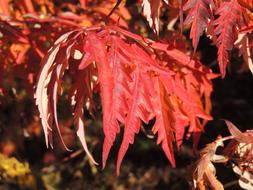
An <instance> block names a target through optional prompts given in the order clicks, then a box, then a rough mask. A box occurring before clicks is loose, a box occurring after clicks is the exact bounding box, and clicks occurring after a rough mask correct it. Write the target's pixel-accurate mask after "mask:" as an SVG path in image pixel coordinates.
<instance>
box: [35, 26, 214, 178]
mask: <svg viewBox="0 0 253 190" xmlns="http://www.w3.org/2000/svg"><path fill="white" fill-rule="evenodd" d="M72 52H74V54H73V53H72ZM77 52H79V54H80V53H81V54H82V58H81V57H79V58H78V59H80V63H79V64H76V63H75V65H74V66H72V67H76V68H79V70H76V71H75V75H76V74H78V73H80V78H78V80H77V81H76V83H77V85H74V87H73V88H74V90H71V92H75V93H72V95H73V96H74V97H73V98H74V100H76V101H75V104H74V105H75V107H76V108H75V109H74V113H73V114H74V117H75V118H79V122H80V123H82V122H83V119H82V117H81V115H82V114H81V113H82V106H80V104H81V105H82V104H87V103H88V104H89V105H92V104H93V103H92V101H93V100H92V93H93V92H94V90H95V86H96V85H98V84H99V87H100V94H101V100H102V108H103V128H104V134H105V139H104V146H103V167H104V166H105V163H106V160H107V157H108V154H109V151H110V149H111V147H112V145H113V142H114V140H115V138H116V134H117V133H118V132H119V130H120V128H119V124H124V136H123V140H122V144H121V147H120V150H119V154H118V160H117V171H118V173H119V166H120V164H121V162H122V159H123V157H124V155H125V153H126V151H127V149H128V147H129V144H133V142H134V136H135V134H137V133H139V131H140V127H141V123H142V122H145V123H148V122H149V121H150V120H151V119H152V118H156V123H155V125H154V126H153V130H152V131H153V133H154V134H156V133H158V140H157V143H162V148H163V150H164V152H165V154H166V156H167V157H168V159H169V160H170V162H171V164H172V165H173V166H174V165H175V161H174V157H173V142H176V143H177V145H178V146H180V145H181V143H182V139H183V136H184V132H185V127H187V126H188V125H190V128H189V130H188V134H191V133H198V132H201V131H202V130H203V124H204V123H205V122H204V123H203V122H200V119H203V120H204V121H207V120H210V119H211V117H210V115H208V113H209V111H210V103H209V101H210V100H209V98H210V93H211V91H212V86H211V82H210V79H211V78H212V77H215V75H213V74H212V73H211V71H210V70H209V69H207V68H205V67H203V66H201V64H200V63H199V62H197V61H194V60H191V59H190V58H189V57H188V56H186V55H185V54H184V53H182V52H180V51H179V50H177V49H171V48H170V45H166V44H161V43H157V42H153V41H151V40H149V39H143V38H142V37H141V36H137V35H134V34H132V33H130V32H128V31H125V30H122V29H120V28H118V27H115V26H111V27H105V28H101V27H91V28H87V29H78V30H74V31H72V32H69V33H66V34H64V35H63V36H61V37H60V38H59V39H58V40H57V41H56V42H55V44H54V46H53V47H52V48H51V50H50V51H49V53H48V55H47V56H46V57H45V58H44V59H43V61H42V65H43V67H42V70H41V73H40V78H39V81H38V85H37V91H36V103H37V105H38V107H39V110H40V114H41V119H42V124H43V127H44V131H45V135H46V142H48V138H49V142H50V143H51V140H50V138H51V132H52V128H51V126H52V125H53V123H54V124H55V126H56V128H57V130H58V132H59V133H60V129H59V125H58V121H57V111H56V103H57V94H59V93H61V83H62V77H63V75H64V72H65V71H66V69H68V68H69V67H70V60H71V56H72V58H73V57H74V58H75V53H77ZM94 63H95V64H94ZM95 76H96V77H97V80H94V77H95ZM96 77H95V78H96ZM80 81H84V82H83V83H80ZM80 96H81V97H80ZM203 96H204V97H205V100H206V102H205V103H204V105H202V101H201V99H202V97H203ZM88 109H89V107H88ZM81 125H83V124H81ZM79 128H80V126H79ZM82 130H83V129H82ZM174 135H175V137H174ZM79 137H80V136H79ZM80 140H82V138H81V139H80ZM63 143H64V142H63ZM85 146H86V145H85Z"/></svg>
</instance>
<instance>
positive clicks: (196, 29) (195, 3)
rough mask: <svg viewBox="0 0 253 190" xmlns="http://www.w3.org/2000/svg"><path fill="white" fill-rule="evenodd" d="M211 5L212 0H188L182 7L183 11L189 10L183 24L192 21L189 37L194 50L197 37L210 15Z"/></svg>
mask: <svg viewBox="0 0 253 190" xmlns="http://www.w3.org/2000/svg"><path fill="white" fill-rule="evenodd" d="M212 5H213V0H189V1H187V3H186V4H185V5H184V7H183V10H184V11H186V10H189V13H188V14H187V17H186V19H185V21H184V24H185V25H189V24H191V23H192V26H191V33H190V38H191V39H192V44H193V47H194V51H196V49H197V46H198V43H199V38H200V36H202V34H203V32H204V30H205V29H206V28H207V25H208V23H209V20H210V19H211V17H212V13H211V9H210V6H212Z"/></svg>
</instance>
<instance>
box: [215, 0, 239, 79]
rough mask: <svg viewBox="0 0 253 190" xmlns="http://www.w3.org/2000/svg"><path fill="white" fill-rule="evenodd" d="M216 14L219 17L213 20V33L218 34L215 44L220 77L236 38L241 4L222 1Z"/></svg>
mask: <svg viewBox="0 0 253 190" xmlns="http://www.w3.org/2000/svg"><path fill="white" fill-rule="evenodd" d="M216 14H219V15H220V17H219V18H217V19H216V20H215V21H214V23H213V24H214V25H217V26H216V28H215V29H214V34H215V35H217V36H218V39H217V40H216V45H217V47H218V62H219V66H220V72H221V75H222V77H225V75H226V66H227V63H228V60H229V55H228V51H231V50H232V49H233V46H234V42H235V40H236V39H237V35H238V34H237V33H238V32H237V28H236V27H237V26H238V22H239V20H240V16H241V6H240V5H239V4H238V3H237V1H236V0H231V1H230V2H223V3H222V4H221V7H220V8H219V9H218V10H217V12H216Z"/></svg>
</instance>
